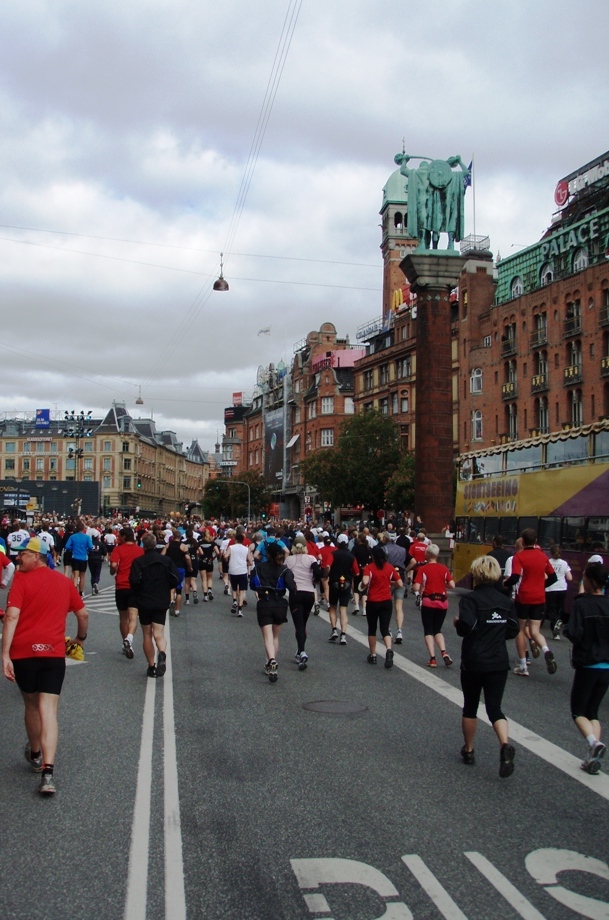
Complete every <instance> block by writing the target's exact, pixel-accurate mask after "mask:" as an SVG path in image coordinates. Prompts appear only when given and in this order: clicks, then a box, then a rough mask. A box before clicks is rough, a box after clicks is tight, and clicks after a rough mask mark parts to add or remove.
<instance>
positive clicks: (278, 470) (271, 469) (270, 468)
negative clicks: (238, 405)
mask: <svg viewBox="0 0 609 920" xmlns="http://www.w3.org/2000/svg"><path fill="white" fill-rule="evenodd" d="M264 454H265V456H264V478H265V479H266V481H267V482H268V483H269V485H273V484H274V483H280V481H281V476H282V473H283V408H281V409H273V410H272V411H271V412H267V413H266V415H265V418H264Z"/></svg>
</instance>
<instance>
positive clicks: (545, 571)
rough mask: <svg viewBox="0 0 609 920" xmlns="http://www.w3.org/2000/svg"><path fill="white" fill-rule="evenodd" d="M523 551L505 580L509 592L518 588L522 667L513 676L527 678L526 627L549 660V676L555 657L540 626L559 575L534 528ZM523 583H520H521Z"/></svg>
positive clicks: (524, 534)
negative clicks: (538, 539)
mask: <svg viewBox="0 0 609 920" xmlns="http://www.w3.org/2000/svg"><path fill="white" fill-rule="evenodd" d="M521 539H522V542H523V544H524V545H523V548H522V549H521V550H520V552H519V553H516V555H515V556H514V557H513V559H512V574H511V576H510V577H509V578H508V579H506V581H505V586H506V588H511V587H512V585H515V584H518V588H517V591H516V597H515V604H516V615H517V617H518V622H519V623H520V632H519V633H518V635H517V636H516V650H517V652H518V658H519V664H518V667H517V668H515V669H514V673H515V674H518V675H519V676H520V677H528V676H529V670H528V668H527V659H526V653H527V637H526V632H525V630H526V627H527V624H528V626H529V632H530V634H531V639H532V640H533V641H534V642H535V643H536V644H537V645H538V646H539V648H540V649H541V650H542V652H543V654H544V658H545V660H546V667H547V669H548V674H554V673H555V672H556V661H555V659H554V655H553V654H552V652H551V651H550V649H549V648H548V643H547V642H546V640H545V638H544V636H543V635H542V633H541V624H542V622H543V618H544V616H545V612H546V588H547V587H549V586H550V585H553V584H554V582H555V581H557V578H556V572H555V571H554V569H553V568H552V565H551V563H550V560H549V559H548V557H547V556H546V554H545V553H544V552H543V550H541V549H540V548H539V547H538V546H537V545H536V544H537V534H536V533H535V531H534V530H532V529H531V528H527V529H526V530H523V531H522V534H521ZM519 579H520V582H519V583H518V581H519Z"/></svg>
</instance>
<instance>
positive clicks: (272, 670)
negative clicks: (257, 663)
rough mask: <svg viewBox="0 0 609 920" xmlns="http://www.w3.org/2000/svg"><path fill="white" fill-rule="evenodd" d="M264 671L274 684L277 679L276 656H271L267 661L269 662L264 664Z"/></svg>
mask: <svg viewBox="0 0 609 920" xmlns="http://www.w3.org/2000/svg"><path fill="white" fill-rule="evenodd" d="M264 673H265V674H266V676H267V677H268V679H269V680H270V682H271V683H272V684H274V683H275V681H276V680H277V662H276V661H275V659H274V658H271V659H270V661H267V663H266V664H265V666H264Z"/></svg>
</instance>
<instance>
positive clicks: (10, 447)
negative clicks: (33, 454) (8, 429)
mask: <svg viewBox="0 0 609 920" xmlns="http://www.w3.org/2000/svg"><path fill="white" fill-rule="evenodd" d="M4 449H5V451H6V452H7V454H14V453H15V442H14V441H7V442H6V446H5V448H4Z"/></svg>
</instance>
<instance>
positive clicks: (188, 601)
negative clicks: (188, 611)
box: [185, 597, 190, 605]
mask: <svg viewBox="0 0 609 920" xmlns="http://www.w3.org/2000/svg"><path fill="white" fill-rule="evenodd" d="M185 603H186V604H188V605H190V598H189V597H187V598H186V601H185Z"/></svg>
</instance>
